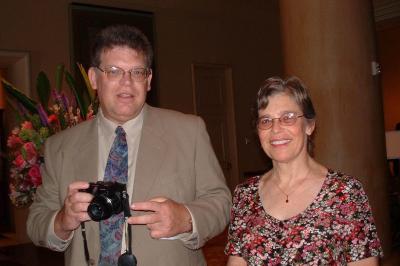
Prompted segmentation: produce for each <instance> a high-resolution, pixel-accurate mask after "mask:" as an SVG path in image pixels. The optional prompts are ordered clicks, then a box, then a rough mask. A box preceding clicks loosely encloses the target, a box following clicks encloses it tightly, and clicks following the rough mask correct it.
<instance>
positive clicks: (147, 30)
mask: <svg viewBox="0 0 400 266" xmlns="http://www.w3.org/2000/svg"><path fill="white" fill-rule="evenodd" d="M69 14H70V29H71V32H70V36H71V68H72V69H71V70H72V72H73V73H74V74H75V77H76V80H77V81H79V82H81V85H83V80H81V75H80V74H79V69H78V67H77V64H76V63H81V64H82V65H83V66H84V68H85V69H86V70H87V69H88V68H89V67H90V47H91V45H92V43H93V39H94V37H95V35H96V34H97V32H99V31H100V30H101V29H102V28H104V27H106V26H108V25H112V24H127V25H132V26H135V27H137V28H139V29H140V30H141V31H142V32H143V33H144V34H145V35H146V36H147V38H148V39H149V41H150V42H151V44H152V45H153V50H154V48H155V42H154V23H153V13H151V12H144V11H137V10H129V9H120V8H114V7H103V6H93V5H85V4H76V3H72V4H70V8H69ZM154 62H155V59H153V66H152V67H153V70H154V71H153V79H152V82H151V90H150V91H149V93H148V94H147V102H148V103H149V104H150V105H152V106H158V100H157V84H156V80H157V78H156V77H155V76H154V75H156V73H157V72H156V71H155V69H154V68H155V64H154ZM78 85H79V84H78Z"/></svg>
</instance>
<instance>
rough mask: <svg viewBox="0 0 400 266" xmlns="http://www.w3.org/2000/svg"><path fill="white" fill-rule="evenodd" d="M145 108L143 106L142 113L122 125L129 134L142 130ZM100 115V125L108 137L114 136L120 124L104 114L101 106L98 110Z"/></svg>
mask: <svg viewBox="0 0 400 266" xmlns="http://www.w3.org/2000/svg"><path fill="white" fill-rule="evenodd" d="M143 110H144V108H142V110H141V111H140V113H139V114H138V115H137V116H136V117H135V118H133V119H131V120H129V121H127V122H125V123H124V124H123V125H122V128H123V129H124V130H125V132H126V134H127V135H128V136H132V135H133V134H135V133H137V131H140V130H141V128H142V125H143V116H144V115H143V113H144V112H143ZM98 117H99V126H100V129H101V130H102V131H103V133H104V135H105V136H106V137H114V135H115V129H116V128H117V126H119V125H118V124H116V123H114V122H113V121H111V120H109V119H107V118H106V117H105V116H104V114H103V111H102V110H101V108H99V110H98Z"/></svg>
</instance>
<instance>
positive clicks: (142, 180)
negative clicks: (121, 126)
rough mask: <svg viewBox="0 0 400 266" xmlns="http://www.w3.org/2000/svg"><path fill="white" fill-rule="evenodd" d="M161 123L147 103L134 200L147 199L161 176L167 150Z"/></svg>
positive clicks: (137, 164)
mask: <svg viewBox="0 0 400 266" xmlns="http://www.w3.org/2000/svg"><path fill="white" fill-rule="evenodd" d="M161 124H162V123H161V121H160V118H159V117H158V116H157V112H156V111H155V110H154V109H153V108H152V107H150V106H148V105H145V106H144V117H143V128H142V135H141V137H140V144H139V150H138V156H137V161H136V173H135V182H134V186H133V193H132V200H133V201H141V200H147V199H148V193H149V191H150V189H151V187H152V186H153V185H154V184H155V183H156V182H157V180H158V179H159V178H160V177H159V175H158V173H159V169H160V167H161V164H162V162H163V161H164V159H165V156H166V152H167V144H166V142H165V140H164V139H163V128H162V127H161V126H160V125H161Z"/></svg>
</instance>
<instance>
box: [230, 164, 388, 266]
mask: <svg viewBox="0 0 400 266" xmlns="http://www.w3.org/2000/svg"><path fill="white" fill-rule="evenodd" d="M260 179H261V176H255V177H252V178H250V179H248V180H247V181H246V182H245V183H243V184H240V185H239V186H238V187H237V188H236V190H235V192H234V196H233V207H232V211H231V222H230V225H229V232H228V244H227V246H226V248H225V253H226V254H227V255H233V256H240V257H242V258H243V259H244V260H245V261H247V263H248V265H304V264H306V265H346V264H347V263H348V262H352V261H358V260H361V259H365V258H368V257H372V256H380V257H381V256H383V253H382V248H381V244H380V241H379V239H378V235H377V232H376V226H375V223H374V220H373V217H372V213H371V207H370V205H369V203H368V198H367V196H366V194H365V192H364V190H363V188H362V185H361V182H360V181H359V180H358V179H356V178H354V177H351V176H348V175H345V174H342V173H338V172H334V171H332V170H329V171H328V174H327V176H326V178H325V180H324V183H323V185H322V188H321V190H320V191H319V193H318V195H317V196H316V198H315V199H314V200H313V202H312V203H311V204H310V205H309V206H308V207H307V208H306V209H305V210H304V211H303V212H301V213H299V214H297V215H295V216H294V217H291V218H289V219H287V220H283V221H281V220H278V219H276V218H274V217H272V216H271V215H269V214H268V213H266V212H265V210H264V208H263V206H262V203H261V200H260V196H259V193H258V187H259V182H260Z"/></svg>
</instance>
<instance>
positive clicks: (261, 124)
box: [257, 112, 304, 130]
mask: <svg viewBox="0 0 400 266" xmlns="http://www.w3.org/2000/svg"><path fill="white" fill-rule="evenodd" d="M302 116H304V115H298V114H296V113H293V112H288V113H284V114H283V115H281V117H277V118H271V117H268V116H262V117H260V118H258V119H257V128H258V129H261V130H266V129H270V128H271V127H272V125H273V123H274V120H278V121H279V125H281V126H292V125H294V124H295V123H296V121H297V118H299V117H302Z"/></svg>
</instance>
